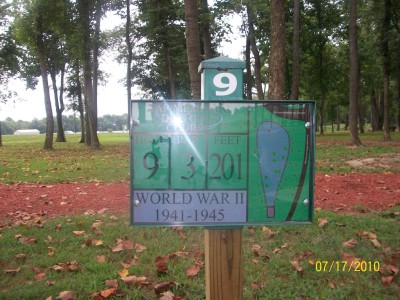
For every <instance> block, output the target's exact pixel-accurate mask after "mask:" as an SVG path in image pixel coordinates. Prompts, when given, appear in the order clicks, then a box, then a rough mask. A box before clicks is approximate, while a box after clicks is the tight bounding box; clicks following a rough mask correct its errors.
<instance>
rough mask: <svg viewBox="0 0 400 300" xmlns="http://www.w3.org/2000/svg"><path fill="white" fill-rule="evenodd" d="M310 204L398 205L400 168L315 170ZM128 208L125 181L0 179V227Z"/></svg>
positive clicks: (344, 208)
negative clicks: (341, 171) (393, 170)
mask: <svg viewBox="0 0 400 300" xmlns="http://www.w3.org/2000/svg"><path fill="white" fill-rule="evenodd" d="M314 201H315V203H314V206H315V209H321V208H322V209H325V210H331V211H336V212H339V213H357V214H359V213H365V212H375V211H376V212H380V211H384V210H387V209H388V208H390V207H393V206H395V205H400V174H393V173H367V174H363V173H350V174H344V175H337V174H335V175H324V174H317V175H316V176H315V196H314ZM105 211H108V212H109V213H112V214H118V215H120V214H128V213H129V184H128V183H109V184H107V183H59V184H13V185H7V184H0V227H2V226H7V225H11V224H13V223H14V222H18V221H24V220H30V219H32V218H34V216H38V215H40V216H46V218H53V217H56V216H60V215H66V214H101V213H104V212H105Z"/></svg>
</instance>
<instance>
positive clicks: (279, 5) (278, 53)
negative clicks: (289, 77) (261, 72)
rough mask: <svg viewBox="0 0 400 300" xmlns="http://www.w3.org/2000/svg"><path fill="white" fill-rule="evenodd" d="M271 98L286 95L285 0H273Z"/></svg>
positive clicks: (270, 64)
mask: <svg viewBox="0 0 400 300" xmlns="http://www.w3.org/2000/svg"><path fill="white" fill-rule="evenodd" d="M268 81H269V89H268V99H269V100H280V99H284V97H285V0H271V48H270V55H269V80H268Z"/></svg>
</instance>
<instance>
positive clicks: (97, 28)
mask: <svg viewBox="0 0 400 300" xmlns="http://www.w3.org/2000/svg"><path fill="white" fill-rule="evenodd" d="M94 18H95V23H94V24H95V28H94V41H93V112H94V113H93V117H94V122H95V124H96V130H97V122H98V121H97V111H98V110H97V91H98V82H99V52H100V22H101V1H98V2H97V5H96V11H95V16H94Z"/></svg>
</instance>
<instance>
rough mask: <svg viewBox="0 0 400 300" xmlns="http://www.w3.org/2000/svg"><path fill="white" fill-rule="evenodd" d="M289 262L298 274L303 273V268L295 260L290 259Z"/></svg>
mask: <svg viewBox="0 0 400 300" xmlns="http://www.w3.org/2000/svg"><path fill="white" fill-rule="evenodd" d="M290 264H291V265H292V267H293V268H294V269H296V271H297V272H299V273H300V274H303V273H304V270H303V268H302V267H301V266H300V263H299V262H298V261H297V260H294V261H291V262H290Z"/></svg>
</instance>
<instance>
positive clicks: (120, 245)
mask: <svg viewBox="0 0 400 300" xmlns="http://www.w3.org/2000/svg"><path fill="white" fill-rule="evenodd" d="M134 246H135V244H134V242H132V241H130V240H124V239H118V240H117V245H116V246H115V247H114V248H112V249H111V251H112V252H121V251H123V250H132V249H133V248H134Z"/></svg>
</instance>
